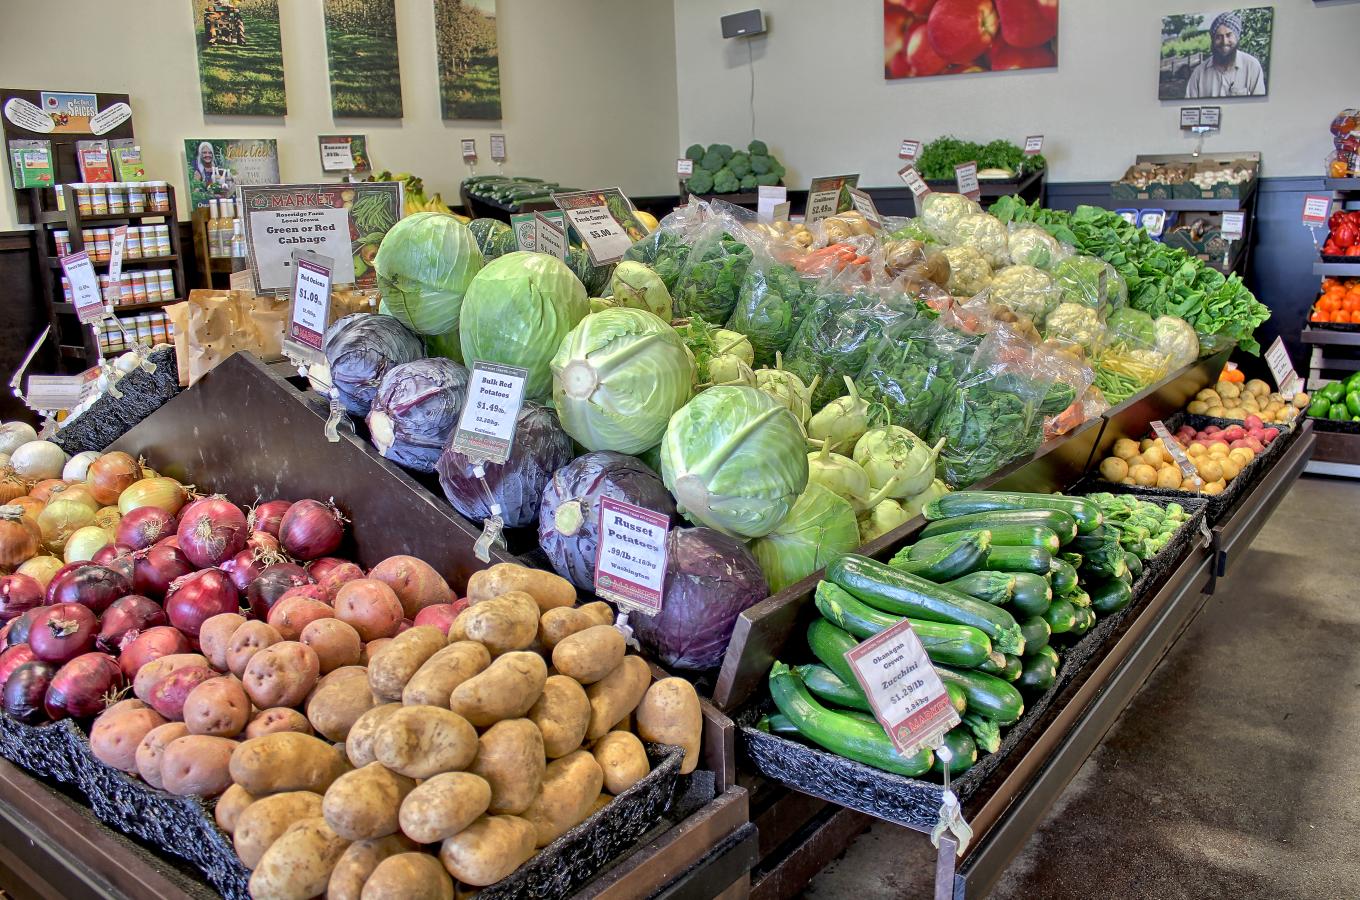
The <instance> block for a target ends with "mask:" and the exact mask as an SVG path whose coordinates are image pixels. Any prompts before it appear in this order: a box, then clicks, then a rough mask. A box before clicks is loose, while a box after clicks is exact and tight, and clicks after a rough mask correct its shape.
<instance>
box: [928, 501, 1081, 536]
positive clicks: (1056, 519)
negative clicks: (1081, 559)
mask: <svg viewBox="0 0 1360 900" xmlns="http://www.w3.org/2000/svg"><path fill="white" fill-rule="evenodd" d="M1002 525H1043V526H1045V527H1047V528H1051V529H1052V530H1053V533H1054V534H1056V535H1057V536H1058V540H1059V541H1061V542H1062V543H1063V544H1066V543H1068V542H1069V541H1071V540H1072V539H1073V538H1075V537H1076V536H1077V520H1076V519H1074V518H1072V517H1071V516H1070V515H1068V514H1067V513H1065V512H1063V511H1061V510H1057V509H1014V510H1001V511H999V512H980V513H969V514H967V515H963V516H951V517H950V518H948V519H939V520H937V521H935V522H931V523H930V524H928V525H927V526H926V527H925V528H923V529H921V537H923V538H928V537H934V536H935V535H937V534H948V533H949V532H952V531H974V530H976V529H979V528H998V527H1000V526H1002Z"/></svg>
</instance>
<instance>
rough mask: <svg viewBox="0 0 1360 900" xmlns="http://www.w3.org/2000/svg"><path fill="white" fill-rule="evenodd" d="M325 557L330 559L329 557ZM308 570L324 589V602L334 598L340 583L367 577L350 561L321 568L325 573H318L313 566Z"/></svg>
mask: <svg viewBox="0 0 1360 900" xmlns="http://www.w3.org/2000/svg"><path fill="white" fill-rule="evenodd" d="M325 558H326V559H330V558H331V557H325ZM309 571H310V572H311V573H312V577H313V578H315V579H316V583H317V584H318V585H320V586H321V587H322V589H323V590H325V592H326V602H328V603H329V602H330V601H332V600H334V599H335V592H336V591H338V590H340V585H342V584H344V583H345V582H347V581H353V580H354V579H356V578H366V577H367V576H366V575H365V574H364V570H363V569H361V568H359V567H358V566H357V565H355V564H354V563H352V562H343V561H342V562H341V563H340V564H339V565H336V566H328V567H326V568H325V569H324V570H323V571H324V573H325V574H319V573H318V572H317V570H316V567H315V566H313V567H310V568H309Z"/></svg>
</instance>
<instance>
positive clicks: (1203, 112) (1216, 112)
mask: <svg viewBox="0 0 1360 900" xmlns="http://www.w3.org/2000/svg"><path fill="white" fill-rule="evenodd" d="M1222 121H1223V107H1221V106H1201V107H1200V108H1199V127H1201V128H1217V127H1218V125H1219V123H1220V122H1222Z"/></svg>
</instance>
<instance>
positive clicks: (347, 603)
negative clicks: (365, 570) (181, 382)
mask: <svg viewBox="0 0 1360 900" xmlns="http://www.w3.org/2000/svg"><path fill="white" fill-rule="evenodd" d="M334 609H335V617H336V618H337V619H339V620H340V621H342V622H345V623H346V624H349V625H351V626H353V627H354V630H355V631H357V632H359V637H360V638H361V639H363V640H365V641H376V640H378V639H379V638H390V637H396V636H397V632H398V631H399V630H400V629H401V620H402V617H403V616H404V613H403V611H402V607H401V601H400V600H398V599H397V595H396V594H395V593H393V592H392V589H391V588H390V587H388V586H387V585H386V584H384V583H383V582H381V581H378V580H377V579H376V578H356V579H354V580H353V581H347V582H345V583H344V584H342V585H341V586H340V590H339V591H337V592H336V594H335V604H334Z"/></svg>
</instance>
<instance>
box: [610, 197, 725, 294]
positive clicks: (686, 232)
mask: <svg viewBox="0 0 1360 900" xmlns="http://www.w3.org/2000/svg"><path fill="white" fill-rule="evenodd" d="M708 215H709V213H708V205H707V204H705V203H703V202H702V201H700V200H696V199H695V198H693V197H691V198H690V201H689V203H688V204H687V205H685V206H682V207H680V208H679V209H676V210H675V211H674V212H672V213H669V214H668V215H667V216H666V217H665V218H663V219H662V220H661V222H660V223H659V224H658V226H657V228H656V230H655V231H653V232H652V233H651V234H649V235H647V236H646V237H644V238H643V239H642V240H640V241H638V242H637V243H635V244H633V246H631V247H629V248H628V251H627V252H626V253H624V254H623V258H624V259H626V260H633V261H635V262H641V263H646V264H647V265H649V266H651V267H652V269H654V270H655V271H656V274H657V275H660V276H661V280H662V281H664V282H665V283H666V290H667V291H669V292H670V293H671V294H672V295H674V293H675V283H676V281H677V280H678V279H679V278H680V273H681V272H682V271H684V268H685V263H686V262H687V261H688V260H689V254H690V249H691V246H692V244H693V243H694V241H695V239H696V238H697V237H698V233H699V231H700V229H701V228H702V226H703V223H704V221H705V219H706V218H707V217H708Z"/></svg>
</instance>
